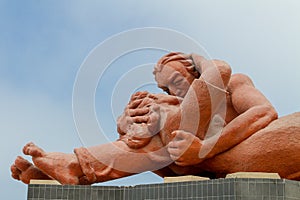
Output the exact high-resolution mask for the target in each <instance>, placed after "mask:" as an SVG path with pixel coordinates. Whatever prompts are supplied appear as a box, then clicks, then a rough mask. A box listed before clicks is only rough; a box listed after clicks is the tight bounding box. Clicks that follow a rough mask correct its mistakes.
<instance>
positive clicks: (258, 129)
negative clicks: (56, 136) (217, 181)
mask: <svg viewBox="0 0 300 200" xmlns="http://www.w3.org/2000/svg"><path fill="white" fill-rule="evenodd" d="M154 75H155V79H156V81H157V83H158V86H159V87H160V88H162V89H163V90H164V91H166V92H167V93H168V94H150V93H147V92H138V93H136V94H134V95H132V97H131V99H130V102H129V103H128V105H127V107H126V108H125V109H124V113H123V114H122V115H121V116H120V117H119V119H118V124H117V126H118V132H119V134H120V139H119V140H117V141H115V142H112V143H108V144H104V145H98V146H94V147H88V148H85V147H81V148H77V149H75V150H74V154H65V153H59V152H57V153H47V152H45V151H43V150H42V149H41V148H39V147H38V146H36V145H35V144H33V143H29V144H27V145H25V147H24V148H23V153H24V154H25V155H29V156H31V157H32V160H33V163H34V164H31V163H29V162H28V161H27V160H25V159H24V158H22V157H20V156H19V157H17V158H16V160H15V163H14V164H13V165H12V166H11V172H12V177H13V178H15V179H17V180H21V181H22V182H24V183H29V181H30V179H55V180H58V181H59V182H60V183H62V184H92V183H96V182H103V181H107V180H112V179H116V178H121V177H125V176H129V175H132V174H136V173H141V172H144V171H153V172H154V173H157V174H158V175H160V176H162V177H165V176H179V175H200V176H207V177H210V178H217V177H224V176H226V174H229V173H234V172H247V171H248V172H272V173H278V174H279V175H280V176H281V177H282V178H288V179H295V180H300V154H299V152H300V113H294V114H291V115H288V116H284V117H280V118H279V119H277V112H276V111H275V109H274V108H273V106H272V105H271V103H270V102H269V101H268V100H267V99H266V98H265V96H264V95H263V94H262V93H261V92H260V91H258V90H257V89H256V88H255V87H254V85H253V83H252V81H251V79H250V78H249V77H248V76H246V75H243V74H234V75H231V68H230V66H229V65H228V64H227V63H225V62H223V61H219V60H206V59H205V58H203V57H201V56H199V55H196V54H182V53H170V54H168V55H166V56H164V57H162V58H161V59H160V60H159V61H158V63H157V65H156V66H155V69H154Z"/></svg>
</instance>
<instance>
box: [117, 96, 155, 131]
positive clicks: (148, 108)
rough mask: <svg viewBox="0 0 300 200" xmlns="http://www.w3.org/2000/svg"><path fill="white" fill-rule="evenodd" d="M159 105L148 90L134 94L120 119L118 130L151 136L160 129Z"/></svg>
mask: <svg viewBox="0 0 300 200" xmlns="http://www.w3.org/2000/svg"><path fill="white" fill-rule="evenodd" d="M159 110H160V108H159V106H158V105H157V104H156V103H155V98H154V96H153V95H151V94H149V93H148V92H137V93H135V94H134V95H132V97H131V99H130V102H129V103H128V105H127V107H126V108H125V110H124V113H123V114H122V115H121V116H120V117H119V119H118V132H119V133H120V134H121V135H124V134H133V135H134V136H135V137H139V136H140V137H150V136H153V135H155V134H157V132H158V131H159V128H160V127H159V119H160V114H159Z"/></svg>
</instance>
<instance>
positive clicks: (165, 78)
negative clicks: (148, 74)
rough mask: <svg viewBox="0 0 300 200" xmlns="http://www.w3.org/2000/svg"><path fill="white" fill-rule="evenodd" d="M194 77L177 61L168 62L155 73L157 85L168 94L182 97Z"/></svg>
mask: <svg viewBox="0 0 300 200" xmlns="http://www.w3.org/2000/svg"><path fill="white" fill-rule="evenodd" d="M194 79H195V77H194V76H193V75H191V74H190V73H189V72H188V71H187V70H186V69H185V67H184V66H183V65H182V64H181V63H179V62H170V63H168V64H167V65H165V66H164V67H163V68H162V70H161V71H160V72H157V73H156V74H155V80H156V82H157V84H158V87H160V88H161V89H163V90H164V91H166V92H167V93H169V94H170V95H174V96H178V97H182V98H183V97H184V96H185V95H186V93H187V91H188V89H189V87H190V85H191V84H192V82H193V80H194Z"/></svg>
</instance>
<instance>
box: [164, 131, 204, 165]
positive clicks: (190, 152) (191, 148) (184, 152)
mask: <svg viewBox="0 0 300 200" xmlns="http://www.w3.org/2000/svg"><path fill="white" fill-rule="evenodd" d="M172 134H173V135H174V139H173V140H172V141H171V142H170V143H169V144H168V152H169V153H170V157H171V159H172V160H174V161H175V164H177V165H180V166H189V165H195V164H199V163H200V162H201V161H202V160H201V159H200V158H199V152H200V149H201V146H202V144H201V140H200V139H199V138H197V137H196V136H195V135H194V134H192V133H190V132H186V131H183V130H177V131H174V132H173V133H172Z"/></svg>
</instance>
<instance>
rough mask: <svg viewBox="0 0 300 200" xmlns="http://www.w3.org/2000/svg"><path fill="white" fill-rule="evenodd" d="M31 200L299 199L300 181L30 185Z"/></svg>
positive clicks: (226, 180) (253, 180) (229, 180)
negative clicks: (119, 185)
mask: <svg viewBox="0 0 300 200" xmlns="http://www.w3.org/2000/svg"><path fill="white" fill-rule="evenodd" d="M27 199H28V200H46V199H47V200H48V199H49V200H59V199H63V200H67V199H68V200H100V199H101V200H102V199H105V200H107V199H109V200H141V199H147V200H154V199H155V200H156V199H160V200H177V199H178V200H187V199H188V200H193V199H197V200H199V199H200V200H208V199H211V200H220V199H223V200H232V199H236V200H237V199H243V200H244V199H246V200H256V199H257V200H262V199H264V200H265V199H268V200H297V199H300V182H299V181H290V180H285V179H264V178H262V179H259V178H258V179H257V178H226V179H214V180H202V181H190V182H173V183H161V184H149V185H136V186H129V187H127V186H122V187H118V186H71V185H48V184H46V185H41V184H30V185H29V186H28V198H27Z"/></svg>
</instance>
